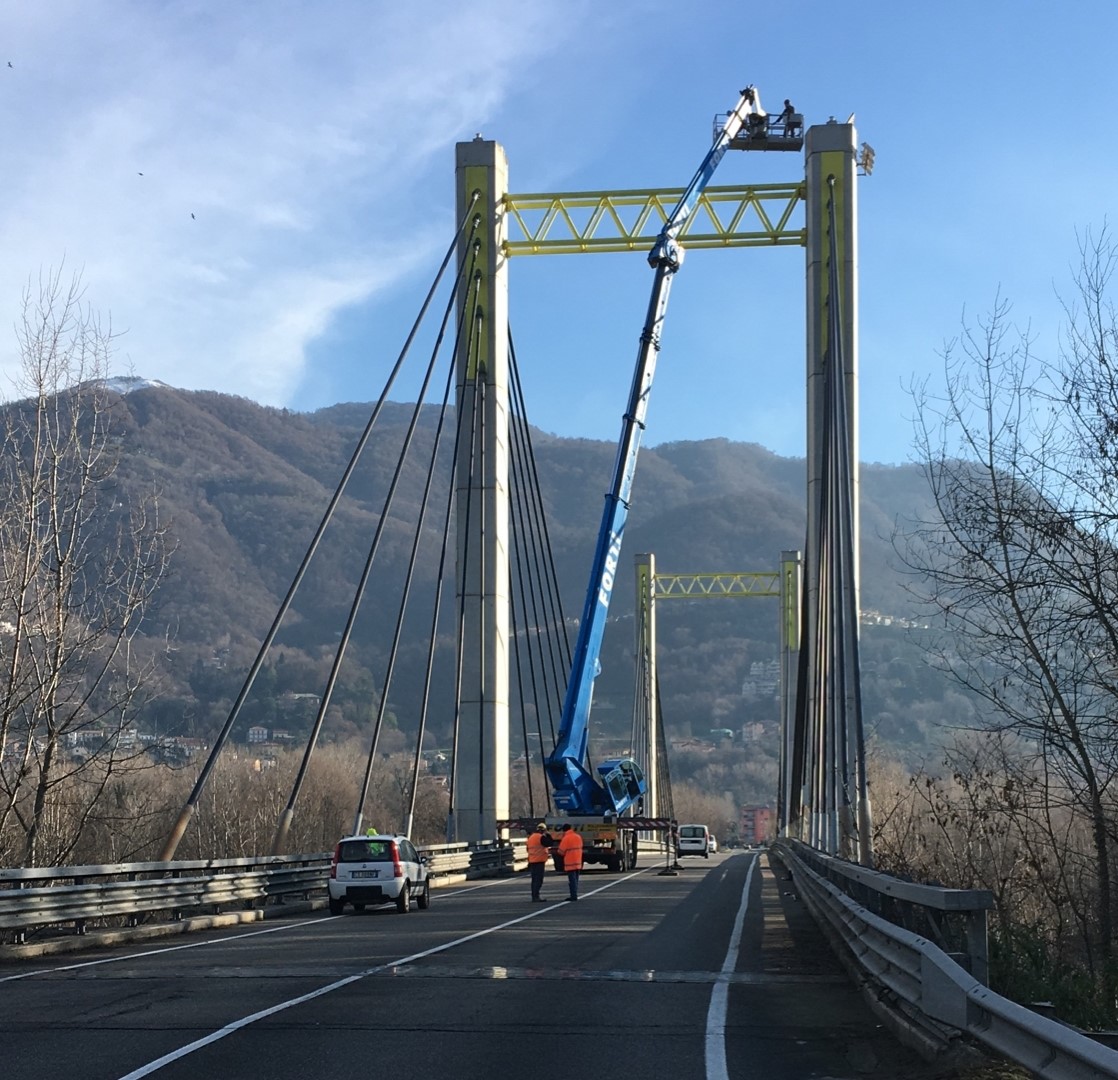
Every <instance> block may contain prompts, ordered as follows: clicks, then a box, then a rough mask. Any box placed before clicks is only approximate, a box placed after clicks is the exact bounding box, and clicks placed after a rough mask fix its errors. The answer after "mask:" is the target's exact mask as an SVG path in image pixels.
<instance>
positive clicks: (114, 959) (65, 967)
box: [0, 915, 341, 983]
mask: <svg viewBox="0 0 1118 1080" xmlns="http://www.w3.org/2000/svg"><path fill="white" fill-rule="evenodd" d="M340 918H341V916H340V915H327V916H325V917H323V918H319V919H305V920H304V921H303V922H297V923H284V924H283V926H270V927H268V929H267V930H250V931H249V932H248V933H246V934H233V935H231V936H230V937H222V938H207V939H206V940H205V941H191V942H188V943H187V944H186V945H168V946H167V947H166V948H163V949H145V950H143V951H142V952H133V953H123V954H122V955H120V956H105V957H102V958H101V959H100V960H83V961H82V962H81V963H80V964H60V965H59V966H58V967H50V968H38V969H37V970H35V971H22V972H20V973H19V974H18V975H5V976H3V977H2V978H0V983H6V982H15V981H16V980H17V979H30V978H32V977H34V976H35V975H53V974H55V972H58V971H77V970H78V969H79V968H87V967H98V966H100V965H101V964H118V963H120V961H122V960H144V959H146V958H147V957H149V956H161V955H162V954H163V953H172V952H182V950H183V949H201V948H202V947H203V946H205V945H224V944H225V943H226V942H229V941H241V940H242V939H243V938H250V937H259V936H260V935H261V934H274V933H276V932H277V931H279V930H298V929H300V928H302V927H304V926H320V925H321V924H322V923H324V922H330V920H331V919H340Z"/></svg>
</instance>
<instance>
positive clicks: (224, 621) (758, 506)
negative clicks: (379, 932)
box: [116, 386, 966, 756]
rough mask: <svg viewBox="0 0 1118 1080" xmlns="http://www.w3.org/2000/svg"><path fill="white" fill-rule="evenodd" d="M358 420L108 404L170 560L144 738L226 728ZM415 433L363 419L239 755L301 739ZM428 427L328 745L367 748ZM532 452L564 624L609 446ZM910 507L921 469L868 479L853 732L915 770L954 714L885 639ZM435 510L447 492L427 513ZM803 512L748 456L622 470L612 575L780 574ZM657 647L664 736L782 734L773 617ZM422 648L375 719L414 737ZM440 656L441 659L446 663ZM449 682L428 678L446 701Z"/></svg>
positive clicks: (719, 444)
mask: <svg viewBox="0 0 1118 1080" xmlns="http://www.w3.org/2000/svg"><path fill="white" fill-rule="evenodd" d="M370 411H371V406H369V405H364V404H345V405H337V406H334V407H332V408H328V409H322V410H319V411H317V412H314V413H296V412H291V411H287V410H278V409H272V408H264V407H261V406H259V405H256V404H254V403H252V402H250V401H247V400H244V399H241V398H236V397H230V396H226V395H222V394H216V393H204V392H186V391H180V390H174V389H171V388H167V387H159V386H144V387H142V388H140V389H135V390H132V391H131V392H128V393H126V394H124V395H123V396H122V397H121V399H120V407H119V415H118V417H117V421H116V423H117V429H116V430H117V435H118V436H119V449H120V453H121V457H122V461H121V468H120V471H119V473H118V476H117V482H118V483H119V484H121V485H122V487H123V488H125V489H132V490H135V491H146V490H153V489H154V490H155V491H156V492H157V493H158V498H159V506H160V512H161V515H162V516H163V519H164V521H165V523H167V524H169V527H170V532H171V534H172V536H173V537H174V540H175V543H176V544H177V548H176V550H175V553H174V556H173V558H172V561H171V567H172V569H171V573H170V575H169V576H168V577H167V578H166V579H165V581H164V582H163V584H162V586H161V587H160V590H159V593H158V602H157V604H156V605H155V606H154V607H153V608H152V610H151V611H150V613H149V616H148V620H147V625H146V630H147V634H148V638H149V641H150V642H151V643H152V648H153V649H155V650H157V651H158V653H159V654H160V659H161V666H162V667H163V669H164V672H165V674H164V683H163V687H162V691H161V694H160V696H159V697H158V699H157V700H156V701H155V703H154V704H152V705H150V706H148V708H147V710H146V712H145V715H144V718H143V721H142V722H143V723H144V724H146V725H148V726H149V727H151V728H152V729H155V730H158V731H159V732H160V733H161V734H166V735H187V736H189V735H193V736H197V737H206V736H208V735H209V734H211V733H212V731H213V730H215V728H216V727H217V726H219V725H220V723H221V722H222V721H223V720H224V718H225V716H226V715H227V713H228V708H229V705H230V703H231V701H232V700H233V698H235V696H236V694H237V692H238V690H239V689H240V687H241V684H242V682H243V680H244V676H245V674H246V672H247V670H248V667H249V665H250V664H251V662H252V659H253V657H254V656H255V654H256V651H257V649H258V647H259V644H260V642H261V640H262V639H263V637H264V635H265V633H266V632H267V630H268V628H269V626H270V625H271V623H272V620H273V618H274V616H275V614H276V611H277V608H278V606H279V603H280V600H281V599H282V597H283V596H284V594H285V592H286V590H287V588H288V586H289V584H290V582H291V580H292V577H293V575H294V573H295V571H296V569H297V567H298V566H299V563H300V560H301V559H302V557H303V554H304V552H305V550H306V548H307V545H308V543H309V541H310V540H311V537H312V535H313V534H314V531H315V528H316V526H317V524H318V522H319V520H320V518H321V516H322V514H323V512H324V510H325V508H326V506H327V504H328V502H329V499H330V496H331V493H332V492H333V490H334V487H335V484H336V483H337V481H338V479H339V478H340V477H341V475H342V472H343V470H344V468H345V466H346V463H347V462H348V460H349V458H350V455H351V453H352V451H353V448H354V446H355V444H356V442H357V439H358V437H359V435H360V433H361V431H362V430H363V428H364V426H365V424H366V421H367V419H368V416H369V413H370ZM410 413H411V408H410V406H403V405H390V406H388V407H387V408H386V409H385V411H384V413H383V414H382V417H381V419H380V420H379V421H378V424H377V426H376V428H375V429H374V432H373V436H372V438H371V440H370V444H369V449H368V451H367V452H366V454H365V455H364V456H363V459H362V461H361V464H360V465H359V467H358V469H357V471H356V472H355V474H354V477H353V480H352V481H351V483H350V486H349V488H348V489H347V494H346V496H345V497H344V498H343V500H342V501H341V503H340V504H339V506H338V508H337V512H336V515H335V520H334V522H333V523H332V526H331V528H330V529H329V530H328V532H327V533H326V535H325V537H324V539H323V542H322V544H321V546H320V548H319V550H318V552H317V554H316V556H315V558H314V560H313V562H312V563H311V566H310V569H309V571H308V573H307V577H306V580H305V583H304V586H303V587H302V588H301V589H300V591H299V593H298V594H297V596H296V599H295V602H294V605H293V608H292V611H291V613H290V614H289V616H288V618H287V619H286V620H285V622H284V624H283V627H282V629H281V632H280V635H279V637H278V639H277V646H278V647H277V649H276V650H275V652H274V656H273V657H272V658H270V660H269V663H268V665H267V667H266V668H265V670H264V671H263V672H262V673H261V676H260V678H259V679H258V680H257V684H256V686H255V687H254V691H253V695H252V698H251V699H250V701H249V704H248V705H247V706H246V709H245V712H244V717H243V720H242V722H241V723H240V724H239V725H238V731H237V732H235V735H234V737H235V738H241V739H243V738H245V737H246V736H245V731H246V730H247V727H248V726H251V725H252V724H262V725H265V726H268V727H270V728H282V729H284V730H286V731H289V732H291V733H292V734H293V735H298V734H299V733H300V732H301V731H303V730H305V729H306V727H307V725H309V723H310V720H311V718H312V717H313V714H314V707H315V704H314V701H313V698H312V697H311V696H312V695H313V696H317V695H318V694H319V693H320V692H321V689H322V684H323V682H324V680H325V677H326V674H327V672H328V671H329V667H330V662H331V660H332V657H333V650H334V648H335V645H336V642H337V641H338V639H339V636H340V633H341V630H342V627H343V626H344V623H345V619H346V616H347V613H348V611H349V605H350V602H351V597H352V593H353V588H354V584H355V583H356V581H357V580H358V578H359V576H360V573H361V569H362V565H363V562H364V559H365V555H366V552H367V549H368V547H369V543H370V541H371V539H372V537H373V535H374V532H375V531H376V528H377V522H378V514H379V509H380V506H381V504H382V502H383V498H384V492H385V490H386V487H387V485H388V483H389V481H390V478H391V475H392V471H393V469H394V468H395V465H396V460H397V456H398V452H397V451H398V445H399V442H400V437H401V433H402V431H403V430H404V428H405V426H406V424H407V421H408V418H409V416H410ZM435 420H436V417H435V416H434V414H431V415H424V417H423V420H422V422H421V424H420V426H419V430H418V432H417V436H416V440H415V442H416V449H415V453H414V454H413V455H412V457H411V459H409V461H408V463H407V464H406V465H405V467H404V471H403V474H402V477H401V481H400V485H399V494H398V496H397V499H396V503H395V505H394V507H393V510H392V512H391V514H390V516H389V520H388V522H387V523H386V525H385V528H384V529H383V535H382V539H381V543H380V550H379V552H378V555H377V561H376V564H375V570H374V573H373V575H372V578H371V581H370V585H369V589H368V593H367V596H366V598H365V601H364V603H363V606H362V612H361V615H360V616H359V618H358V621H357V624H356V627H355V633H354V640H353V645H352V647H351V650H350V653H349V654H347V659H346V664H345V667H344V668H343V673H342V677H341V680H340V683H339V689H338V692H337V694H336V696H335V702H336V707H335V708H334V709H333V710H332V711H331V714H330V715H329V717H328V723H327V726H326V729H325V731H324V737H325V738H331V737H340V736H342V735H348V734H352V733H353V732H354V730H355V729H358V728H363V727H364V726H365V725H366V724H367V722H368V720H369V717H370V709H371V703H372V702H373V701H374V700H375V698H376V694H377V692H378V690H379V687H380V686H381V685H382V679H383V675H382V672H383V670H384V658H385V655H386V653H387V649H388V641H387V638H388V632H389V631H390V630H391V627H392V624H393V622H394V619H395V611H396V605H397V595H398V590H399V582H400V580H401V578H402V575H403V573H404V568H405V565H406V560H407V557H408V552H409V549H410V545H411V526H410V522H412V521H413V520H414V519H415V515H416V509H417V506H418V502H419V499H420V496H421V492H422V488H423V483H424V478H425V464H424V460H425V457H426V456H427V451H428V449H429V447H430V445H431V441H432V438H433V432H434V425H435ZM533 440H534V446H535V452H536V461H537V467H538V472H539V476H540V480H541V485H542V489H543V499H544V503H545V505H546V509H547V513H548V518H549V529H550V535H551V539H552V543H553V545H554V550H555V560H556V566H557V570H558V574H559V578H560V584H561V589H562V595H563V601H564V608H565V611H566V613H567V616H568V620H573V619H574V618H577V615H578V613H579V611H580V609H581V605H582V598H583V593H584V590H585V587H586V575H587V572H588V569H589V564H590V559H591V556H592V553H593V549H594V543H595V540H596V536H597V530H598V523H599V517H600V514H601V507H602V498H603V493H604V491H605V490H606V488H607V486H608V483H609V476H610V471H611V469H612V465H613V459H614V455H615V447H614V445H613V444H612V443H608V442H605V441H601V442H599V441H591V440H585V439H564V438H559V437H556V436H554V435H549V434H545V433H542V432H539V431H535V432H533ZM923 490H924V489H923V482H922V480H921V477H920V474H919V472H918V470H916V469H915V468H914V467H908V466H902V467H891V466H879V465H869V466H864V467H863V470H862V493H861V494H862V500H861V501H862V541H863V547H862V550H863V554H862V580H863V593H862V606H863V609H864V610H872V611H876V612H880V613H882V614H883V615H884V616H887V617H889V618H891V619H892V620H893V623H892V625H889V626H867V627H866V628H865V630H864V634H863V658H864V667H865V672H866V686H865V702H866V712H867V725H868V729H869V730H870V732H871V734H876V735H877V736H878V737H879V738H880V739H882V740H884V741H885V742H887V743H889V744H890V745H895V746H896V747H898V748H899V749H900V750H901V751H902V752H903V753H905V754H906V755H909V756H913V755H915V756H920V755H922V754H925V753H928V752H930V751H931V750H932V749H933V746H934V742H935V730H936V728H937V726H938V725H940V724H943V723H951V722H954V721H955V720H957V719H958V718H959V716H960V711H965V710H966V703H965V702H961V701H960V700H959V698H958V696H957V695H956V694H954V693H953V692H952V691H951V689H950V684H949V683H946V682H945V681H944V680H943V679H942V678H941V677H940V676H938V675H937V674H936V673H935V672H933V671H931V670H930V669H929V668H928V667H927V666H926V665H925V664H924V663H923V662H922V660H921V655H920V652H919V649H918V648H917V646H916V644H915V643H914V641H913V640H912V639H911V635H910V634H906V632H905V630H904V629H902V627H901V626H900V621H901V620H907V619H909V618H910V617H912V616H914V615H915V614H916V613H915V610H914V608H913V602H912V601H911V599H910V598H909V596H908V595H907V594H906V591H905V587H904V586H905V579H904V577H903V575H902V574H901V573H900V572H899V571H898V570H897V569H895V564H896V563H897V559H896V557H895V555H894V554H893V548H892V544H891V541H890V536H891V533H892V531H893V528H894V522H895V521H896V520H897V519H898V518H908V517H911V516H912V515H913V514H918V513H920V512H921V511H922V509H923V507H924V495H923ZM444 492H445V481H444V484H443V486H442V487H441V489H440V490H439V491H438V492H437V493H436V495H437V498H439V499H441V497H442V496H443V493H444ZM804 492H805V477H804V462H803V460H797V459H788V458H781V457H777V456H776V455H774V454H771V453H769V452H768V451H766V450H764V449H763V448H762V447H760V446H756V445H753V444H745V443H733V442H729V441H726V440H722V439H716V440H706V441H702V442H677V443H667V444H663V445H660V446H655V447H648V448H646V449H645V450H644V451H643V452H642V456H641V460H640V465H639V468H638V470H637V477H636V482H635V487H634V494H633V505H632V511H631V514H630V518H629V524H628V527H627V529H626V537H625V545H626V546H625V551H624V552H623V555H622V566H623V567H630V566H632V556H633V554H635V553H637V552H644V551H651V552H654V553H655V555H656V559H657V568H658V569H659V570H660V571H662V572H680V573H689V572H710V571H768V570H775V569H777V567H778V565H779V556H780V552H781V550H783V549H799V548H802V547H803V546H804V528H805V522H804ZM438 519H439V515H438V513H432V514H431V515H429V517H428V520H427V522H426V526H425V528H426V535H425V544H424V553H423V559H422V566H421V570H420V575H419V577H420V581H419V582H418V583H417V584H416V586H415V588H416V589H417V590H420V589H422V588H423V587H424V586H427V587H428V588H429V587H430V585H431V583H432V582H433V580H434V576H435V567H436V563H437V545H436V543H435V541H437V539H438V535H439V533H440V532H441V522H440V521H439V520H438ZM428 541H430V542H428ZM633 595H634V589H633V582H632V575H631V573H623V574H622V575H621V577H620V581H619V584H618V587H617V589H616V590H615V599H614V604H613V607H612V609H611V628H610V631H609V632H608V633H607V639H606V646H605V649H604V653H603V657H602V667H603V674H602V677H601V678H600V679H599V680H598V683H599V685H598V687H597V690H596V695H595V703H596V705H595V709H596V712H595V716H596V719H597V721H598V722H599V724H600V725H601V726H602V729H603V731H604V733H605V734H607V735H609V734H611V733H612V734H614V735H616V736H617V737H619V738H620V737H623V731H627V725H628V716H629V712H630V709H631V704H630V703H631V695H632V679H633V668H632V659H631V656H632V649H633V621H632V613H633ZM659 635H660V636H659V657H660V672H661V682H662V692H663V704H664V713H665V717H666V722H667V724H668V728H669V734H673V735H675V736H679V737H682V736H686V735H695V736H708V735H709V732H710V730H711V729H712V728H726V727H728V728H732V729H734V730H741V729H742V728H747V727H749V725H762V726H763V727H764V728H769V727H770V725H771V724H772V723H773V722H775V718H776V706H775V701H774V698H773V693H772V687H771V680H770V679H769V676H768V675H767V674H766V668H765V665H766V664H770V662H771V661H773V660H775V659H776V657H777V648H778V645H777V612H776V601H775V600H772V599H762V598H748V599H737V600H724V599H720V600H696V601H672V602H671V604H670V605H669V604H668V603H665V604H663V605H661V615H660V619H659ZM424 637H425V627H423V628H421V627H420V626H418V625H412V624H410V623H409V624H408V625H407V626H406V628H405V634H404V642H403V646H402V650H401V657H400V661H399V667H398V671H397V674H396V676H395V678H394V680H393V684H392V687H391V689H390V692H389V697H388V709H389V712H390V713H391V716H392V719H393V722H395V723H398V724H399V726H400V728H401V729H403V730H409V729H410V730H414V725H415V723H416V717H417V709H418V705H417V701H418V697H419V685H420V678H421V673H422V670H423V665H424V662H425V658H426V646H425V643H424V640H423V639H424ZM447 639H448V641H449V639H450V635H449V634H448V635H447ZM448 648H449V646H448V645H447V644H446V643H445V642H444V644H443V647H442V651H443V652H445V651H446V650H447V649H448ZM450 678H451V676H450V675H449V674H444V675H441V676H440V679H441V680H442V681H441V688H442V690H443V692H445V691H446V689H447V685H448V681H449V679H450ZM298 695H307V696H306V697H301V696H298ZM754 730H760V729H759V728H755V729H754ZM432 737H433V738H434V739H435V741H436V742H439V743H441V742H442V740H444V739H447V738H448V737H449V734H448V729H447V725H446V721H445V717H443V718H442V719H441V720H440V721H437V722H436V726H435V730H434V731H433V732H432ZM765 741H766V743H767V742H769V741H770V740H768V739H766V740H765ZM771 749H772V751H773V752H775V747H773V748H771ZM768 752H769V748H766V753H768Z"/></svg>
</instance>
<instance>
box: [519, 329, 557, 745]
mask: <svg viewBox="0 0 1118 1080" xmlns="http://www.w3.org/2000/svg"><path fill="white" fill-rule="evenodd" d="M509 374H510V380H509V381H510V385H511V387H512V403H513V404H512V410H511V417H512V439H511V440H510V442H511V445H512V450H513V463H514V465H515V467H516V474H517V476H518V477H519V478H520V489H521V490H522V491H524V492H526V493H527V495H528V499H527V505H528V515H527V522H526V524H527V526H528V527H527V528H526V529H525V535H526V536H530V537H531V538H532V560H533V571H532V573H531V575H530V576H529V580H530V581H531V582H532V583H534V584H536V583H538V588H537V592H538V595H539V598H540V604H539V608H540V615H539V616H538V618H537V620H536V626H537V627H546V629H547V633H546V634H545V636H544V640H545V641H546V642H547V645H548V652H547V655H548V657H549V659H550V667H551V677H552V685H554V687H555V692H556V699H557V700H556V705H557V708H558V709H561V708H562V704H563V693H564V691H565V689H566V683H567V676H568V673H569V672H570V669H571V657H572V655H573V654H572V651H571V640H570V637H569V635H568V633H567V623H566V619H565V618H564V616H563V611H564V608H563V600H562V596H561V593H560V589H559V575H558V572H557V571H556V568H555V554H554V549H553V547H552V544H551V534H550V531H549V529H548V527H547V513H546V511H545V509H544V504H543V489H542V485H541V484H540V477H539V470H538V468H537V465H536V454H535V447H534V446H533V444H532V433H531V429H530V428H529V426H528V419H527V417H528V411H527V408H526V406H525V403H524V390H523V385H522V383H521V380H520V369H519V365H518V364H517V361H516V352H515V349H514V348H513V343H512V338H511V336H510V338H509ZM550 700H551V699H550V697H549V698H548V701H549V703H550ZM548 717H549V721H550V725H551V741H552V745H554V743H555V734H556V729H555V722H554V712H553V711H552V710H551V709H550V707H549V711H548Z"/></svg>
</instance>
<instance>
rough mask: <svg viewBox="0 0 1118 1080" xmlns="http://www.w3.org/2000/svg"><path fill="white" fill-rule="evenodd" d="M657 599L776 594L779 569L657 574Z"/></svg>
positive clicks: (655, 579)
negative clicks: (764, 571) (745, 571)
mask: <svg viewBox="0 0 1118 1080" xmlns="http://www.w3.org/2000/svg"><path fill="white" fill-rule="evenodd" d="M654 582H655V590H656V591H655V596H656V599H657V600H671V599H677V598H685V597H691V598H694V597H710V596H779V595H780V573H779V571H777V572H774V573H771V574H770V573H756V574H657V575H655V578H654Z"/></svg>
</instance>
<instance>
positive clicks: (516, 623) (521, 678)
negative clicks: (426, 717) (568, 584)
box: [509, 440, 557, 815]
mask: <svg viewBox="0 0 1118 1080" xmlns="http://www.w3.org/2000/svg"><path fill="white" fill-rule="evenodd" d="M514 442H515V440H514ZM515 462H516V454H515V452H514V454H513V463H514V464H513V469H512V472H511V480H512V482H511V484H510V493H511V495H512V502H513V506H514V507H515V510H516V514H517V519H518V522H519V527H515V525H514V527H513V528H512V529H510V530H509V531H510V533H511V535H512V556H513V567H514V570H515V584H516V588H515V591H513V592H512V595H511V597H510V600H511V602H510V604H509V618H510V622H511V630H512V641H513V654H514V663H513V670H514V672H515V675H516V683H517V690H518V696H519V702H520V715H521V729H522V733H523V737H524V762H525V773H526V776H527V780H528V802H529V807H530V813H531V814H533V815H535V814H536V801H535V795H534V791H533V785H532V769H531V760H532V751H533V749H534V750H535V751H536V753H537V756H538V759H539V767H540V780H541V785H542V786H541V790H542V791H543V792H546V791H547V772H546V770H545V769H544V765H543V763H544V759H545V758H546V756H547V755H548V754H549V753H550V752H551V751H550V749H549V745H550V746H554V745H555V720H554V713H553V705H554V698H553V695H552V693H551V691H550V688H549V686H548V680H547V666H546V664H545V662H544V646H545V638H546V636H547V635H546V633H544V632H543V631H541V627H542V626H543V625H544V624H543V623H542V622H541V620H540V616H539V612H538V607H537V603H536V600H537V596H536V591H537V590H536V588H535V585H536V582H535V580H534V579H533V577H532V573H531V571H532V566H531V560H530V559H529V558H528V555H527V552H526V551H525V547H526V546H527V544H528V542H529V538H528V528H527V525H526V523H525V521H524V504H523V499H522V498H521V497H520V491H519V484H518V482H517V481H518V477H519V473H518V471H517V469H516V465H515ZM526 571H527V574H526ZM526 577H527V580H525V579H526ZM518 611H519V612H520V615H519V617H518V614H517V612H518ZM521 637H523V638H524V651H523V653H522V652H521V650H520V639H521ZM537 659H538V668H539V671H538V675H537ZM525 669H527V671H526V670H525ZM526 678H527V682H528V683H529V684H530V686H531V698H532V709H533V715H534V717H535V729H536V731H535V736H536V737H535V742H534V744H533V743H532V742H531V741H530V740H529V738H528V703H527V700H526V697H525V681H526ZM552 685H557V680H554V679H553V680H552ZM545 713H546V714H547V717H548V723H549V727H550V729H551V742H550V744H549V745H548V744H545V742H544V733H543V717H544V714H545ZM549 801H550V800H549V799H548V797H547V795H546V794H545V795H544V803H545V806H546V805H547V803H548V802H549Z"/></svg>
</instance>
